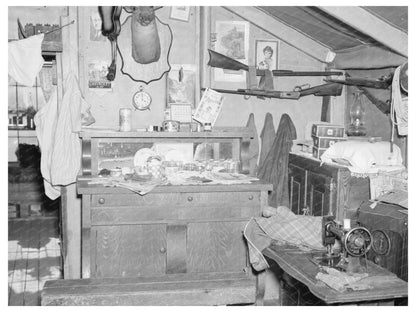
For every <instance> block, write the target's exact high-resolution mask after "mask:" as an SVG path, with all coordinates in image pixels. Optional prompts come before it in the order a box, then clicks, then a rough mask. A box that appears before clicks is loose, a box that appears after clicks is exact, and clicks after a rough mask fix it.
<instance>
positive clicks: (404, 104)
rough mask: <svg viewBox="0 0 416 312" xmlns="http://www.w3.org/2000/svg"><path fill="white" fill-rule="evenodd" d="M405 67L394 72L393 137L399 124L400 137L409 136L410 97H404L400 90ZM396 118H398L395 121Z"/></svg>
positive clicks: (392, 90) (392, 92)
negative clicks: (401, 73) (401, 75)
mask: <svg viewBox="0 0 416 312" xmlns="http://www.w3.org/2000/svg"><path fill="white" fill-rule="evenodd" d="M403 67H404V65H401V66H399V67H397V68H396V70H395V71H394V76H393V81H392V83H391V110H390V112H391V116H392V117H391V118H392V122H393V130H392V137H393V132H394V124H397V132H398V134H399V135H407V133H408V97H407V96H403V94H402V92H401V89H400V72H401V70H402V69H403ZM394 117H396V118H395V119H394Z"/></svg>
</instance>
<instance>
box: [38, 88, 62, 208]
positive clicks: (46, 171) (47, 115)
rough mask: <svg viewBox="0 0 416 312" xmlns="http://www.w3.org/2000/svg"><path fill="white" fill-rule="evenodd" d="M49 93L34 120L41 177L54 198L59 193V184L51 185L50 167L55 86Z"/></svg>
mask: <svg viewBox="0 0 416 312" xmlns="http://www.w3.org/2000/svg"><path fill="white" fill-rule="evenodd" d="M54 89H55V90H54V92H52V93H51V97H50V98H49V101H48V102H47V103H46V104H45V105H44V106H43V107H42V108H41V109H40V110H39V111H38V112H37V113H36V115H35V117H34V122H35V125H36V136H37V137H38V142H39V147H40V150H41V158H40V172H41V173H42V177H43V184H44V187H45V194H46V196H48V197H49V198H50V199H52V200H54V199H56V198H58V197H59V196H60V194H61V189H60V187H59V186H56V187H54V186H52V183H51V174H50V167H51V162H52V151H53V142H54V141H55V129H56V124H57V121H58V105H57V103H58V98H57V92H56V87H54Z"/></svg>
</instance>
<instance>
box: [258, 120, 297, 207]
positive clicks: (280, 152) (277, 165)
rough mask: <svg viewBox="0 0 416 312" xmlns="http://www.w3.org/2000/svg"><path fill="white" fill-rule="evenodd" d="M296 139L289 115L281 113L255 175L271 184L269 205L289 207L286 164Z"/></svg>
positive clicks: (287, 164)
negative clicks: (276, 127)
mask: <svg viewBox="0 0 416 312" xmlns="http://www.w3.org/2000/svg"><path fill="white" fill-rule="evenodd" d="M295 139H296V128H295V126H294V124H293V122H292V119H290V117H289V115H287V114H283V115H282V118H281V119H280V123H279V128H278V129H277V132H276V137H275V139H274V141H273V145H272V147H271V149H270V151H269V153H268V154H267V156H266V159H265V160H264V163H263V164H262V165H261V166H260V167H259V171H258V175H257V177H258V178H260V179H262V180H264V181H265V182H269V183H272V184H273V191H272V192H271V194H269V206H272V207H278V206H287V207H289V185H288V184H289V183H288V166H289V152H290V150H291V148H292V145H293V140H295Z"/></svg>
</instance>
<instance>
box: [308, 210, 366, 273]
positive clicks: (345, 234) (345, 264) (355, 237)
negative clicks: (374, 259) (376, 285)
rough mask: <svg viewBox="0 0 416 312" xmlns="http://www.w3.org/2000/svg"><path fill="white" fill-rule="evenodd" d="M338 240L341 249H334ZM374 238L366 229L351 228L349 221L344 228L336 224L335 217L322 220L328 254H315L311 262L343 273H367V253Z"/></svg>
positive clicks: (323, 237) (325, 217) (324, 242)
mask: <svg viewBox="0 0 416 312" xmlns="http://www.w3.org/2000/svg"><path fill="white" fill-rule="evenodd" d="M337 240H338V241H339V242H340V247H339V248H334V245H335V244H336V242H337ZM372 242H373V237H372V235H371V233H370V231H369V230H367V229H366V228H365V227H355V228H352V229H351V228H350V225H349V220H347V221H346V222H344V226H343V225H341V224H338V223H337V222H335V218H334V217H333V216H324V217H323V218H322V243H323V245H324V246H326V248H327V251H326V253H319V254H317V253H313V254H312V258H311V260H312V261H313V262H314V263H315V264H317V265H318V266H330V267H333V268H336V269H338V270H341V271H346V272H351V273H357V272H366V271H367V270H368V268H367V257H366V255H367V252H368V251H369V250H370V248H371V246H372Z"/></svg>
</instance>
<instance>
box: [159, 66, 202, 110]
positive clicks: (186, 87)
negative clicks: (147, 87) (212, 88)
mask: <svg viewBox="0 0 416 312" xmlns="http://www.w3.org/2000/svg"><path fill="white" fill-rule="evenodd" d="M171 67H172V68H171V70H170V72H169V73H168V75H167V84H166V86H167V102H166V108H169V107H170V105H171V104H189V105H191V107H192V108H194V107H195V103H196V77H197V75H196V66H195V65H194V64H172V65H171Z"/></svg>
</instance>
